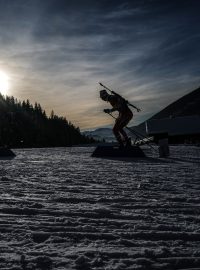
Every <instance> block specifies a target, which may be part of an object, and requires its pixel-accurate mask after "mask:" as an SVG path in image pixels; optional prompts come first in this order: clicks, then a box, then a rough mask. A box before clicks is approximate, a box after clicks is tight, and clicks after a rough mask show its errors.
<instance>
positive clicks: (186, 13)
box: [0, 0, 200, 130]
mask: <svg viewBox="0 0 200 270" xmlns="http://www.w3.org/2000/svg"><path fill="white" fill-rule="evenodd" d="M199 11H200V1H198V0H190V1H189V0H187V1H184V0H180V1H179V0H173V1H172V0H168V1H165V0H127V1H126V0H73V1H72V0H0V74H1V73H2V74H4V75H6V76H7V78H8V87H7V89H6V90H7V93H4V94H7V95H9V96H10V95H13V96H14V97H15V98H17V99H19V100H26V99H29V100H30V102H31V103H32V104H34V103H35V102H38V103H40V104H41V106H42V107H43V109H45V110H46V112H47V113H50V112H51V110H54V112H55V114H57V115H59V116H65V117H66V118H67V119H68V120H70V121H71V122H72V123H73V124H75V125H76V126H79V127H80V128H81V130H88V129H95V128H98V127H107V126H110V125H112V122H113V119H112V118H111V117H110V116H109V115H107V114H105V113H104V112H103V109H104V108H110V105H109V104H108V103H105V102H103V101H102V100H101V99H100V98H99V90H101V89H102V88H101V87H100V86H99V85H98V82H102V83H104V84H105V85H107V86H108V87H109V88H111V89H113V90H114V91H116V92H118V93H119V94H121V95H123V96H124V97H125V98H126V99H128V100H129V101H130V102H132V103H133V104H134V105H136V106H137V107H139V108H141V112H139V113H137V112H134V118H133V120H132V122H131V124H132V125H137V124H139V123H141V122H143V121H144V120H147V119H148V118H149V117H151V116H152V115H153V114H155V113H157V112H158V111H160V110H161V109H163V108H164V107H166V106H167V105H168V104H170V103H171V102H173V101H175V100H176V99H178V98H180V97H181V96H183V95H185V94H187V93H189V92H190V91H192V90H194V89H196V88H197V87H199V86H200V76H199V74H200V50H199V44H200V16H199ZM1 77H2V76H0V78H1ZM0 86H1V84H0ZM0 89H1V88H0Z"/></svg>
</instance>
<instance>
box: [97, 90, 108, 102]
mask: <svg viewBox="0 0 200 270" xmlns="http://www.w3.org/2000/svg"><path fill="white" fill-rule="evenodd" d="M99 93H100V98H101V99H103V100H107V99H108V96H109V94H108V93H107V92H106V90H101V91H100V92H99Z"/></svg>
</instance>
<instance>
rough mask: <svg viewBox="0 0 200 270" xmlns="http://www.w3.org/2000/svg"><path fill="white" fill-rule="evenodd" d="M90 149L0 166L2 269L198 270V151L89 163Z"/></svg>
mask: <svg viewBox="0 0 200 270" xmlns="http://www.w3.org/2000/svg"><path fill="white" fill-rule="evenodd" d="M93 150H94V148H92V147H74V148H55V149H23V150H22V149H21V150H15V153H16V154H17V157H16V158H14V159H12V160H0V193H1V195H0V269H1V270H11V269H12V270H29V269H32V270H33V269H34V270H35V269H48V270H50V269H60V270H61V269H63V270H64V269H69V270H70V269H77V270H78V269H82V270H90V269H97V270H100V269H101V270H102V269H105V270H111V269H113V270H114V269H115V270H120V269H131V270H132V269H140V270H141V269H148V270H149V269H153V270H154V269H162V270H164V269H168V270H171V269H193V270H194V269H200V215H199V214H200V147H196V146H171V149H170V150H171V157H170V158H168V159H161V158H158V155H157V153H153V152H152V150H151V149H150V148H148V147H146V148H144V151H145V153H146V154H147V155H148V158H144V159H132V160H131V159H128V160H126V159H123V160H120V159H118V160H114V159H113V160H112V159H100V158H92V157H91V153H92V151H93Z"/></svg>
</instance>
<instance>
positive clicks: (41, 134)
mask: <svg viewBox="0 0 200 270" xmlns="http://www.w3.org/2000/svg"><path fill="white" fill-rule="evenodd" d="M93 142H94V139H91V138H88V137H86V136H85V135H82V134H81V132H80V129H79V128H78V127H75V126H74V125H73V124H72V123H71V122H69V121H67V119H66V118H65V117H59V116H57V115H55V114H54V112H53V110H52V112H51V114H50V116H49V117H48V116H47V115H46V112H45V110H43V109H42V107H41V105H40V104H39V103H37V102H35V104H34V106H33V105H32V104H31V103H30V101H29V100H28V99H27V100H26V101H22V102H21V101H18V100H17V99H15V98H14V97H13V96H11V97H8V96H6V97H4V96H3V95H2V94H0V146H2V145H7V146H9V147H15V148H16V147H58V146H71V145H76V144H85V143H87V144H88V143H93Z"/></svg>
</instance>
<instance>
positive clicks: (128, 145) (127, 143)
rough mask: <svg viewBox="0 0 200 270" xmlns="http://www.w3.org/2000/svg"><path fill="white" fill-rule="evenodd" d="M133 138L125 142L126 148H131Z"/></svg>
mask: <svg viewBox="0 0 200 270" xmlns="http://www.w3.org/2000/svg"><path fill="white" fill-rule="evenodd" d="M131 145H132V144H131V138H128V139H127V140H126V142H125V147H131Z"/></svg>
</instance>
